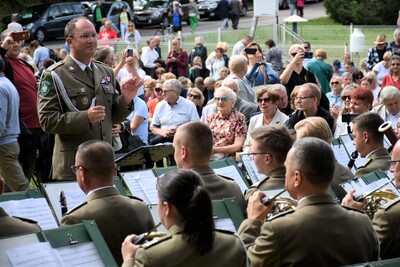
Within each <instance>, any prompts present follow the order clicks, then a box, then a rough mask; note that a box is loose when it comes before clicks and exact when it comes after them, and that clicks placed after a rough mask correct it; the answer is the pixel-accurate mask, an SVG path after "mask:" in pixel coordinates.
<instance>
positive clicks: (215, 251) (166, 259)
mask: <svg viewBox="0 0 400 267" xmlns="http://www.w3.org/2000/svg"><path fill="white" fill-rule="evenodd" d="M182 230H183V229H182V228H181V227H179V226H177V225H173V226H171V228H170V229H169V230H168V235H167V236H166V237H163V238H161V239H159V240H157V241H151V242H149V243H146V244H144V245H142V247H141V248H139V249H138V250H137V251H136V257H135V259H129V260H127V261H125V262H124V264H123V265H122V267H132V266H135V267H139V266H152V267H172V266H181V267H243V266H246V263H247V258H246V250H245V248H244V246H243V243H242V241H241V240H240V238H239V237H238V236H235V235H234V234H233V233H230V234H229V233H226V232H220V231H215V232H214V243H213V248H212V250H211V251H210V252H209V253H207V254H205V255H201V254H200V253H199V252H198V251H197V248H196V247H195V245H193V244H191V243H189V242H187V241H186V240H184V239H183V237H182V234H181V232H182Z"/></svg>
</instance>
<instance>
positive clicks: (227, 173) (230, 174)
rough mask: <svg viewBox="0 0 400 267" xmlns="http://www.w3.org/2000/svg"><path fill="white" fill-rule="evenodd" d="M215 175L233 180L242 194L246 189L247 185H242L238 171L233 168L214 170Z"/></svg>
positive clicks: (231, 166)
mask: <svg viewBox="0 0 400 267" xmlns="http://www.w3.org/2000/svg"><path fill="white" fill-rule="evenodd" d="M214 171H215V173H216V174H218V175H223V176H226V177H229V178H232V179H233V180H235V182H236V183H237V184H238V185H239V187H240V190H241V191H242V193H243V194H244V192H245V191H246V190H247V189H248V187H247V185H246V184H245V183H244V181H243V179H242V176H240V174H239V172H238V170H237V169H236V167H235V166H233V165H230V166H227V167H222V168H218V169H214Z"/></svg>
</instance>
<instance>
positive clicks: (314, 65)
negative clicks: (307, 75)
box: [307, 49, 332, 94]
mask: <svg viewBox="0 0 400 267" xmlns="http://www.w3.org/2000/svg"><path fill="white" fill-rule="evenodd" d="M315 57H316V60H314V61H311V62H308V64H307V69H308V70H309V71H311V72H312V73H313V74H314V75H315V76H316V77H317V78H318V81H319V83H320V84H321V90H322V92H323V93H324V94H326V93H328V92H330V91H331V88H330V87H329V81H330V80H331V78H332V67H331V65H329V64H328V63H326V62H325V60H326V58H327V55H326V50H324V49H317V50H316V51H315Z"/></svg>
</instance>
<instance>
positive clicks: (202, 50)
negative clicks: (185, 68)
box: [189, 36, 208, 66]
mask: <svg viewBox="0 0 400 267" xmlns="http://www.w3.org/2000/svg"><path fill="white" fill-rule="evenodd" d="M194 45H195V46H194V48H193V49H192V52H190V55H189V63H190V64H192V61H193V59H194V57H196V56H199V57H200V58H201V62H202V64H203V66H205V64H206V60H207V55H208V54H207V47H205V46H204V42H203V38H202V37H201V36H196V38H194Z"/></svg>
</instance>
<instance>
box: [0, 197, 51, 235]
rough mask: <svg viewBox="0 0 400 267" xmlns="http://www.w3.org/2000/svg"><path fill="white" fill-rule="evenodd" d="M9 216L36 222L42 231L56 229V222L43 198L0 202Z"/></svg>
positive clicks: (0, 205)
mask: <svg viewBox="0 0 400 267" xmlns="http://www.w3.org/2000/svg"><path fill="white" fill-rule="evenodd" d="M0 207H2V208H3V209H4V210H5V211H6V212H7V213H8V215H10V216H16V217H22V218H27V219H31V220H34V221H37V222H38V224H39V226H40V227H41V228H42V230H48V229H54V228H58V225H57V221H56V219H55V218H54V216H53V213H52V212H51V210H50V207H49V205H48V204H47V201H46V199H45V198H27V199H20V200H9V201H4V202H0Z"/></svg>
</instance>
